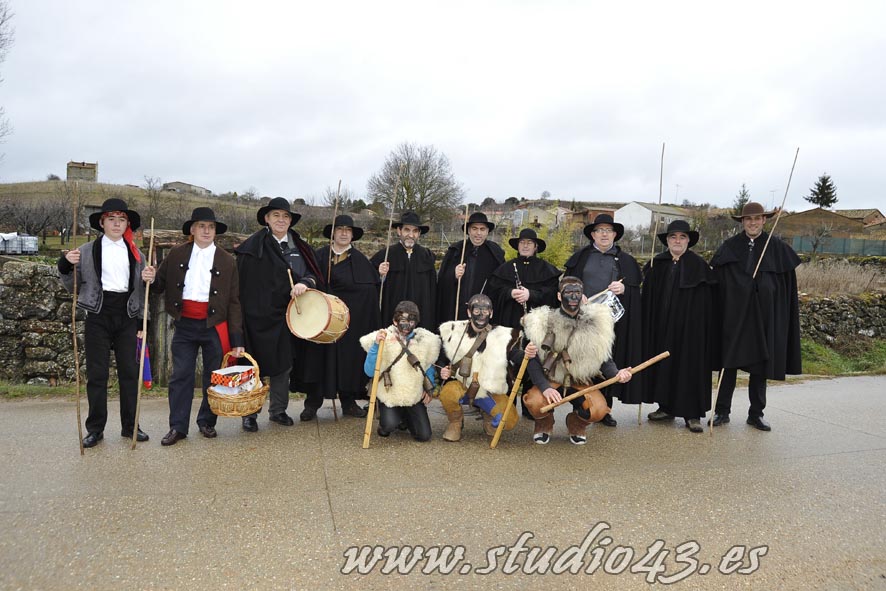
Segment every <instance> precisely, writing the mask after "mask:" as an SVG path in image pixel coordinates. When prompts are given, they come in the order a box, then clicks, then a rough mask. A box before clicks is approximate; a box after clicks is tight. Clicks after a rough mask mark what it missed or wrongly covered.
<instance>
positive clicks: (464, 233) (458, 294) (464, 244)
mask: <svg viewBox="0 0 886 591" xmlns="http://www.w3.org/2000/svg"><path fill="white" fill-rule="evenodd" d="M469 207H470V204H467V205H465V225H464V229H463V231H462V243H461V262H459V263H458V264H459V265H463V264H464V263H465V249H466V248H467V247H468V208H469ZM462 277H464V274H462ZM459 299H461V277H459V278H458V287H456V288H455V316H453V317H452V319H453V320H458V310H459V308H460V307H461V306H460V305H459Z"/></svg>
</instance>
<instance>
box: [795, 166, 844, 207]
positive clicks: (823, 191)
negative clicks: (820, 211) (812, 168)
mask: <svg viewBox="0 0 886 591" xmlns="http://www.w3.org/2000/svg"><path fill="white" fill-rule="evenodd" d="M803 199H805V200H806V201H808V202H809V203H814V204H815V205H817V206H819V207H822V208H826V207H831V206H833V205H834V204H835V203H836V202H837V187H835V186H834V183H833V182H832V181H831V177H830V175H828V174H823V175H821V176H820V177H818V180H817V181H815V186H814V187H812V190H811V191H810V192H809V196H808V197H803Z"/></svg>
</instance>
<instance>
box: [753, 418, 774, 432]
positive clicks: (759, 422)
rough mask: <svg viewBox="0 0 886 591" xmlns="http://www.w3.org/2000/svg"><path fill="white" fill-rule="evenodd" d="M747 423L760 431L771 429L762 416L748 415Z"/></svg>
mask: <svg viewBox="0 0 886 591" xmlns="http://www.w3.org/2000/svg"><path fill="white" fill-rule="evenodd" d="M748 425H750V426H751V427H753V428H754V429H759V430H760V431H772V427H770V426H769V423H767V422H766V421H764V420H763V417H748Z"/></svg>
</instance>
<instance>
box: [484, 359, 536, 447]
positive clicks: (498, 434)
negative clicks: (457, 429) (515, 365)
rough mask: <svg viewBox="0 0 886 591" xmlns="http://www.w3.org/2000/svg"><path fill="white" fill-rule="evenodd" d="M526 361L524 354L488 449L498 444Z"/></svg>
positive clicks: (515, 396) (526, 363)
mask: <svg viewBox="0 0 886 591" xmlns="http://www.w3.org/2000/svg"><path fill="white" fill-rule="evenodd" d="M528 363H529V356H528V355H526V354H524V355H523V363H521V364H520V370H519V371H518V372H517V377H516V378H515V379H514V386H513V387H512V388H511V393H510V395H509V396H508V403H507V405H506V406H505V410H504V412H503V413H502V414H501V421H500V422H499V423H498V427H496V428H495V436H494V437H493V438H492V442H491V443H490V444H489V447H490V449H495V446H496V445H498V440H499V439H501V433H502V431H504V428H505V419H506V418H508V413H509V412H511V407H512V406H514V399H516V398H517V389H519V388H520V384H521V382H523V374H524V373H525V372H526V365H528ZM514 412H517V409H516V408H514Z"/></svg>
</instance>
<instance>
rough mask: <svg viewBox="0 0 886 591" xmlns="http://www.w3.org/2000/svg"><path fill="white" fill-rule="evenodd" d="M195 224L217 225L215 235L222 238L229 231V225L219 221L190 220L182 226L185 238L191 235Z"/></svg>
mask: <svg viewBox="0 0 886 591" xmlns="http://www.w3.org/2000/svg"><path fill="white" fill-rule="evenodd" d="M194 222H213V223H214V224H215V235H216V236H220V235H222V234H224V233H225V232H227V231H228V225H227V224H225V223H222V222H219V221H218V220H188V221H186V222H185V223H184V224H183V225H182V234H184V235H185V236H190V235H191V226H192V225H193V224H194Z"/></svg>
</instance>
